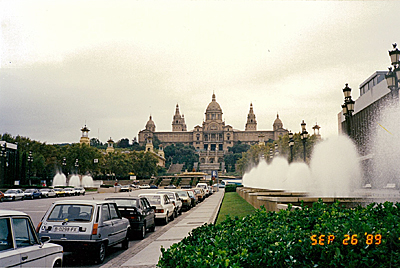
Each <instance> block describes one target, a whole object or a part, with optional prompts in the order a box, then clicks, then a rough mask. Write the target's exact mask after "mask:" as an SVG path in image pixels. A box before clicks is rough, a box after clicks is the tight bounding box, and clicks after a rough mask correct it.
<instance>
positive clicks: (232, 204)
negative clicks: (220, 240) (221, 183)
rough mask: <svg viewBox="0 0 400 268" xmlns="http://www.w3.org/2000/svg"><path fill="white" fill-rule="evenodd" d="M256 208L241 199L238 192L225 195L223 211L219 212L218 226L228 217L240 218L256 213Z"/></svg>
mask: <svg viewBox="0 0 400 268" xmlns="http://www.w3.org/2000/svg"><path fill="white" fill-rule="evenodd" d="M255 210H256V209H255V208H254V207H253V206H252V205H250V204H249V203H247V201H246V200H244V199H243V198H241V197H240V195H238V193H236V192H228V193H225V196H224V200H223V201H222V205H221V209H220V210H219V214H218V218H217V222H216V224H218V223H220V222H222V221H224V220H225V219H226V216H227V215H229V216H230V217H232V218H234V217H236V216H238V217H239V218H241V217H244V216H246V215H249V214H252V213H254V212H255Z"/></svg>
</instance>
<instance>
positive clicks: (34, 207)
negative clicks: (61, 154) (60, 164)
mask: <svg viewBox="0 0 400 268" xmlns="http://www.w3.org/2000/svg"><path fill="white" fill-rule="evenodd" d="M156 191H158V190H157V189H139V190H135V191H133V192H131V193H107V194H105V193H102V194H98V193H88V194H86V195H85V196H71V197H59V198H42V199H34V200H23V201H7V202H2V203H0V209H11V210H18V211H23V212H25V213H27V214H28V215H29V216H31V218H32V221H33V223H34V225H35V226H37V225H38V224H39V222H40V220H41V218H42V216H43V215H44V213H45V212H46V210H47V209H48V208H49V207H50V205H51V204H52V203H53V202H55V201H57V200H67V199H73V200H82V199H84V200H90V199H94V200H103V199H105V198H107V197H112V196H118V197H122V196H129V195H130V196H137V195H139V194H141V193H149V192H156ZM187 213H191V211H188V212H183V213H182V215H181V216H179V217H182V216H183V215H185V214H186V215H187ZM179 217H178V219H179ZM174 225H175V224H174V222H170V223H169V224H168V225H157V226H156V230H155V232H153V233H147V234H146V237H145V238H144V239H143V240H131V241H130V242H129V253H130V254H132V253H135V252H139V251H140V250H142V249H143V248H145V247H146V246H147V245H149V244H150V243H151V242H152V241H154V240H155V239H157V237H159V236H160V235H162V234H163V233H165V232H166V231H167V230H169V229H171V228H173V227H174ZM132 248H134V249H133V251H132ZM124 252H125V251H124V250H123V249H122V248H121V246H120V245H117V246H115V247H112V248H109V250H108V252H107V256H106V259H105V261H104V263H103V264H101V265H95V264H93V262H92V260H91V258H88V256H86V255H79V254H71V253H64V263H63V266H65V267H100V266H102V265H104V264H111V263H115V262H118V259H119V258H126V256H125V255H126V254H125V255H124V254H123V253H124Z"/></svg>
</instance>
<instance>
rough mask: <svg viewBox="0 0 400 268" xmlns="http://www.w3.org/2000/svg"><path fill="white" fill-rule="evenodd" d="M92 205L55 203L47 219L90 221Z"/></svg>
mask: <svg viewBox="0 0 400 268" xmlns="http://www.w3.org/2000/svg"><path fill="white" fill-rule="evenodd" d="M92 212H93V206H91V205H77V204H60V205H55V206H54V208H53V210H52V211H51V213H50V215H49V217H48V218H47V220H48V221H90V220H91V218H92Z"/></svg>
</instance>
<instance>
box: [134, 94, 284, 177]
mask: <svg viewBox="0 0 400 268" xmlns="http://www.w3.org/2000/svg"><path fill="white" fill-rule="evenodd" d="M222 115H223V112H222V109H221V106H220V105H219V103H218V102H217V101H216V97H215V94H213V95H212V99H211V102H210V103H209V104H208V106H207V108H206V112H205V119H204V121H203V123H202V124H201V125H197V126H195V127H194V129H193V130H190V131H187V127H186V123H185V118H184V115H181V114H180V111H179V106H178V104H177V105H176V107H175V114H174V115H173V120H172V131H156V125H155V123H154V121H153V120H152V116H150V118H149V120H148V121H147V123H146V126H145V129H143V130H141V131H140V132H139V135H138V137H139V143H140V144H142V145H143V144H146V141H147V139H148V138H153V137H154V136H156V137H157V139H158V140H159V141H160V142H161V144H162V145H163V146H164V147H165V146H168V145H171V144H176V143H182V144H185V145H192V146H193V147H194V148H195V149H196V151H197V152H198V154H199V160H200V170H202V171H210V170H221V169H222V170H223V159H224V155H225V154H226V153H227V152H228V148H229V147H232V146H233V145H234V144H235V143H237V142H239V141H240V142H242V143H245V144H249V145H253V144H258V143H259V141H260V137H263V139H265V140H266V141H268V140H277V139H278V138H279V136H283V135H285V134H286V133H287V132H288V131H287V130H286V129H284V128H283V123H282V121H281V120H280V119H279V115H277V117H276V119H275V121H274V123H273V130H257V120H256V116H255V114H254V111H253V105H252V104H250V110H249V113H248V115H247V121H246V124H245V130H244V131H243V130H237V129H234V128H233V127H232V126H230V125H227V124H225V121H224V120H223V118H222Z"/></svg>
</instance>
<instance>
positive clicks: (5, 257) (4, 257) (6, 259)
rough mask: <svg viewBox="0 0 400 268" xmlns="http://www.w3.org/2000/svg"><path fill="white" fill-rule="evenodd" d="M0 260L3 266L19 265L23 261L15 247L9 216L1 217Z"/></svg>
mask: <svg viewBox="0 0 400 268" xmlns="http://www.w3.org/2000/svg"><path fill="white" fill-rule="evenodd" d="M0 262H1V266H3V267H8V266H15V267H19V266H20V265H19V263H20V262H21V257H20V254H19V252H18V251H17V250H15V249H14V240H13V235H12V231H11V219H10V218H9V217H5V218H0Z"/></svg>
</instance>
